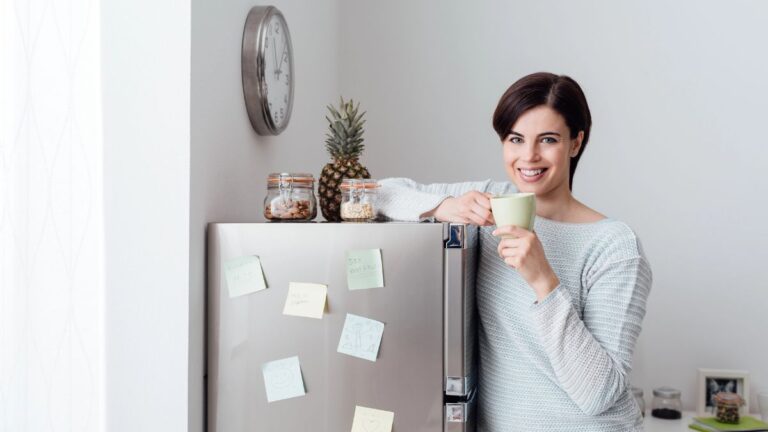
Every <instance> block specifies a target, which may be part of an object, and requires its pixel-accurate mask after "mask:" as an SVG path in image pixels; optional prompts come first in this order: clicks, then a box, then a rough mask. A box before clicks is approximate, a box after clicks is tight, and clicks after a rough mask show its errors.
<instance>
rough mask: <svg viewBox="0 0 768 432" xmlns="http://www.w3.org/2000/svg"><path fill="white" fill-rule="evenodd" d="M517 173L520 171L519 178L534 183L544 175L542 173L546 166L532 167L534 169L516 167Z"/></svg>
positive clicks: (545, 170)
mask: <svg viewBox="0 0 768 432" xmlns="http://www.w3.org/2000/svg"><path fill="white" fill-rule="evenodd" d="M517 171H518V173H520V178H521V179H522V180H523V181H524V182H526V183H536V182H537V181H539V180H541V179H542V178H543V177H544V173H545V172H547V169H546V168H534V169H526V168H518V169H517Z"/></svg>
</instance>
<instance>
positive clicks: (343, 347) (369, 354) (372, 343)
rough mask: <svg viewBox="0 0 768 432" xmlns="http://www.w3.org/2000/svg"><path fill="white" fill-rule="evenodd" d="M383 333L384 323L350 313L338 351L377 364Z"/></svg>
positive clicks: (342, 332) (342, 331)
mask: <svg viewBox="0 0 768 432" xmlns="http://www.w3.org/2000/svg"><path fill="white" fill-rule="evenodd" d="M383 333H384V323H382V322H379V321H375V320H372V319H368V318H365V317H361V316H358V315H353V314H350V313H348V314H347V319H346V320H344V328H343V329H342V330H341V339H340V340H339V347H338V348H337V349H336V351H338V352H340V353H342V354H347V355H351V356H353V357H359V358H361V359H365V360H370V361H372V362H375V361H376V357H377V356H378V355H379V345H381V335H382V334H383Z"/></svg>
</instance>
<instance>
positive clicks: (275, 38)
mask: <svg viewBox="0 0 768 432" xmlns="http://www.w3.org/2000/svg"><path fill="white" fill-rule="evenodd" d="M241 63H242V65H241V69H242V75H243V94H244V95H245V107H246V109H247V110H248V118H249V119H250V120H251V125H252V126H253V128H254V129H255V130H256V132H257V133H258V134H259V135H278V134H279V133H280V132H282V131H283V130H285V127H286V126H288V121H289V120H290V119H291V109H292V108H293V81H294V79H293V47H292V46H291V35H290V34H289V33H288V24H287V23H286V22H285V18H284V17H283V14H282V13H280V11H279V10H278V9H277V8H276V7H274V6H254V7H253V8H251V10H250V12H248V17H247V18H246V20H245V29H244V30H243V48H242V56H241Z"/></svg>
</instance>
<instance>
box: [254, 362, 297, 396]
mask: <svg viewBox="0 0 768 432" xmlns="http://www.w3.org/2000/svg"><path fill="white" fill-rule="evenodd" d="M261 372H262V373H263V374H264V387H266V389H267V401H269V402H275V401H279V400H283V399H290V398H295V397H298V396H304V394H305V393H306V392H305V391H304V380H303V379H302V378H301V366H300V365H299V357H298V356H294V357H288V358H285V359H282V360H275V361H271V362H267V363H264V364H263V365H261Z"/></svg>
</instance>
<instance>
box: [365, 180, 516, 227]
mask: <svg viewBox="0 0 768 432" xmlns="http://www.w3.org/2000/svg"><path fill="white" fill-rule="evenodd" d="M379 184H380V186H381V188H380V190H379V199H378V205H377V207H378V212H379V214H381V215H383V216H385V217H387V218H389V219H394V220H401V221H423V220H427V219H430V218H433V217H434V218H435V219H437V220H439V221H442V222H461V223H473V224H475V225H492V224H493V219H492V216H490V200H489V196H490V195H491V194H502V193H511V192H515V191H516V189H515V187H514V185H513V184H512V183H509V182H492V181H490V180H485V181H479V182H465V183H434V184H428V185H423V184H419V183H416V182H414V181H413V180H411V179H407V178H388V179H383V180H381V181H379Z"/></svg>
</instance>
